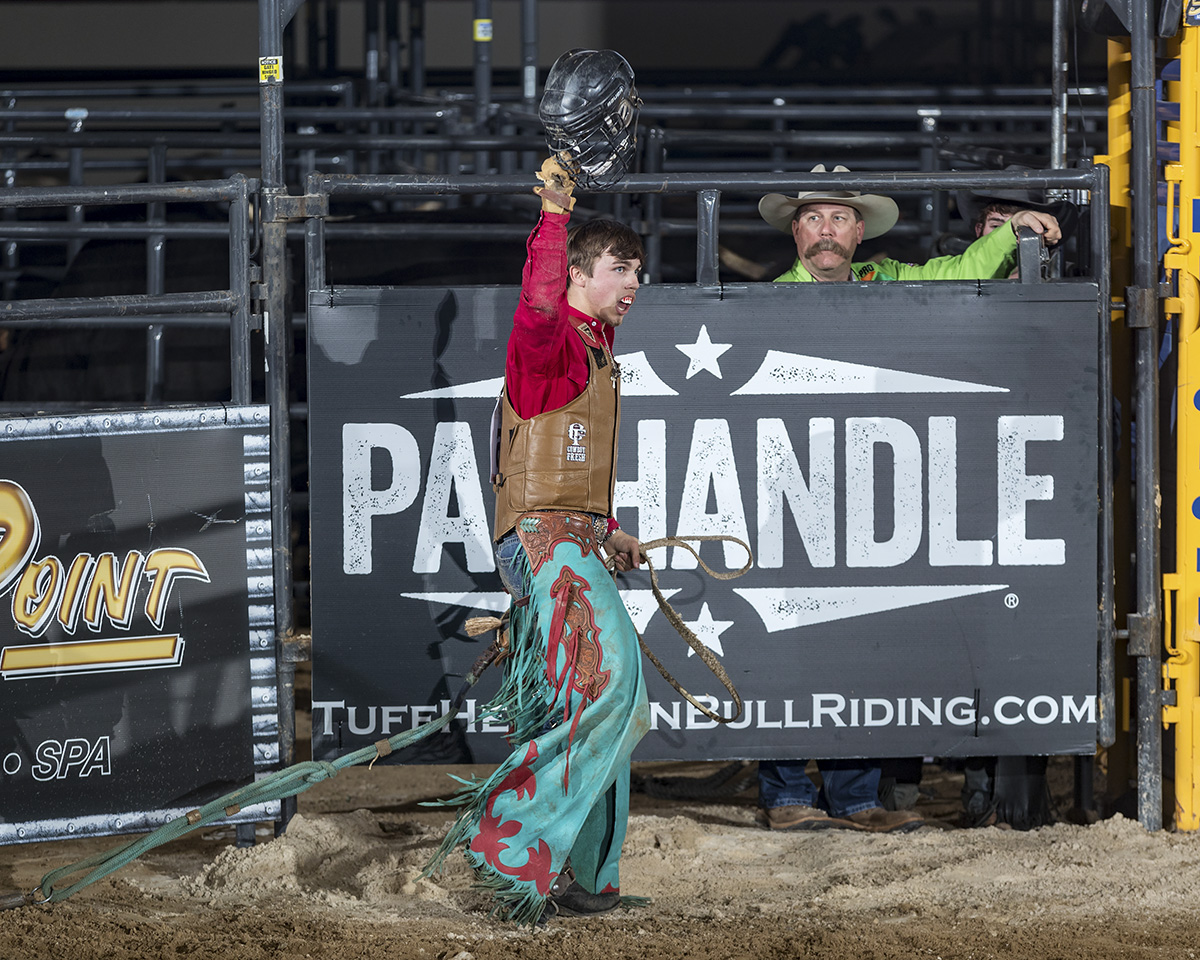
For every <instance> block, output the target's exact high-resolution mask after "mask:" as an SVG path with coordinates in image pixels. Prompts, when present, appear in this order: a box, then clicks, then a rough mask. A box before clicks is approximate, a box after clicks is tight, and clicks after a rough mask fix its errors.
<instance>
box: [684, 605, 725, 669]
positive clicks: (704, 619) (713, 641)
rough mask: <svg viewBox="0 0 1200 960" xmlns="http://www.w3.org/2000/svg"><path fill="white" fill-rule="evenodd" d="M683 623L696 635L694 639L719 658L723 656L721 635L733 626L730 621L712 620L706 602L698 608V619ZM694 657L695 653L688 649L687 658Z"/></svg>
mask: <svg viewBox="0 0 1200 960" xmlns="http://www.w3.org/2000/svg"><path fill="white" fill-rule="evenodd" d="M683 622H684V623H685V624H686V625H687V626H689V627H691V628H692V632H693V633H694V634H696V638H697V639H698V640H699V641H700V642H701V643H702V644H704V645H705V646H706V647H708V649H709V650H711V651H712V652H713V653H715V654H716V655H717V656H719V657H723V656H725V650H724V649H723V648H722V647H721V634H723V633H724V632H725V631H726V630H728V629H729V628H730V627H732V626H733V621H732V620H714V619H713V618H712V612H711V611H710V610H709V609H708V602H707V601H706V602H705V603H704V604H703V605H701V607H700V616H699V617H697V618H696V619H695V620H685V621H683ZM695 655H696V651H695V650H693V649H692V648H691V647H688V656H689V657H694V656H695Z"/></svg>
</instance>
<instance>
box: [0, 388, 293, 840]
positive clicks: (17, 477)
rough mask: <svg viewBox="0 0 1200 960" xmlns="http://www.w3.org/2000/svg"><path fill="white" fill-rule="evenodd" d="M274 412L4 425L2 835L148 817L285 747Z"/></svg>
mask: <svg viewBox="0 0 1200 960" xmlns="http://www.w3.org/2000/svg"><path fill="white" fill-rule="evenodd" d="M267 424H268V419H267V410H266V408H264V407H244V408H232V407H231V408H224V407H217V408H191V409H186V410H182V409H175V410H158V411H137V412H116V411H112V412H105V413H102V414H87V415H82V416H55V417H30V418H20V419H12V420H0V690H2V691H3V697H2V698H0V810H3V819H4V822H3V823H0V843H3V842H19V841H22V840H31V839H38V838H43V837H51V836H61V835H66V834H74V835H79V834H104V833H120V832H127V831H132V830H138V829H146V828H148V827H152V826H154V825H156V824H158V823H161V822H162V821H164V820H166V819H169V818H171V817H174V816H178V815H179V813H180V812H183V811H185V810H187V809H190V808H192V807H195V806H198V805H200V804H203V803H205V802H207V801H208V800H211V799H213V798H215V797H217V796H220V795H221V794H222V793H225V792H227V791H228V790H229V789H231V788H232V787H234V786H236V785H238V784H240V783H242V782H244V781H248V780H251V779H253V777H254V774H255V771H256V769H258V768H268V767H271V766H273V765H274V763H275V762H276V761H277V759H278V747H277V724H278V718H277V716H276V712H275V710H276V708H275V702H276V697H275V672H274V629H273V628H274V623H273V621H274V604H273V597H272V591H273V580H272V575H271V568H270V563H271V550H270V492H269V491H270V484H269V478H270V472H269V466H268V464H269V459H268V430H267ZM272 816H273V814H272V812H271V811H269V810H266V809H262V808H255V809H254V810H253V811H248V812H247V813H246V814H245V818H248V819H251V820H261V819H270V818H271V817H272ZM239 819H240V818H239Z"/></svg>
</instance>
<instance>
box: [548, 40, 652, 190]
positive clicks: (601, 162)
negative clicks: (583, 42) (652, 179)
mask: <svg viewBox="0 0 1200 960" xmlns="http://www.w3.org/2000/svg"><path fill="white" fill-rule="evenodd" d="M641 105H642V101H641V100H640V99H639V98H638V95H637V88H636V87H634V85H633V68H632V67H630V66H629V62H628V61H627V60H626V59H625V58H624V57H623V56H621V55H620V54H619V53H617V52H616V51H615V50H580V49H577V50H568V51H567V52H566V53H564V54H563V55H562V56H561V57H559V58H558V59H557V60H555V61H554V65H553V66H552V67H551V68H550V73H549V74H548V75H547V76H546V88H545V92H544V93H543V94H542V102H541V104H540V105H539V106H538V117H539V118H540V119H541V121H542V125H543V126H544V127H545V128H546V134H547V137H548V139H547V144H548V146H549V147H550V151H551V153H553V154H554V158H555V159H556V160H557V161H558V162H559V165H560V166H562V168H563V169H564V170H566V171H567V172H568V173H569V174H570V175H571V176H572V177H573V178H574V179H575V181H576V182H577V183H579V185H580V186H582V187H584V188H588V189H594V188H603V187H608V186H611V185H612V184H614V183H616V182H617V181H618V180H620V179H621V178H622V177H623V176H625V174H627V173H628V172H629V170H630V167H632V165H633V158H634V152H635V150H636V148H637V121H638V107H640V106H641Z"/></svg>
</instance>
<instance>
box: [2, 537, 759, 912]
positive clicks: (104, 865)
mask: <svg viewBox="0 0 1200 960" xmlns="http://www.w3.org/2000/svg"><path fill="white" fill-rule="evenodd" d="M687 539H689V540H696V541H700V540H729V541H733V542H735V543H738V544H740V545H741V546H742V547H743V548H745V550H746V554H747V556H748V557H750V559H748V560H747V561H746V565H745V566H743V567H742V568H741V569H740V570H736V571H733V572H731V573H717V572H716V571H714V570H712V569H711V568H710V567H709V566H708V565H707V564H706V563H705V562H704V561H703V560H701V559H700V555H699V554H698V553H696V551H695V550H694V549H693V548H692V547H690V546H688V545H687V544H686V543H684V542H683V541H682V538H679V537H664V538H662V539H661V540H652V541H650V542H649V543H644V544H641V549H642V550H643V551H648V550H653V549H655V548H657V547H664V546H677V547H683V548H684V549H686V550H688V551H689V552H690V553H691V554H692V555H693V556H695V557H696V559H697V561H698V562H699V564H700V566H701V567H703V568H704V571H705V572H706V573H708V574H709V575H710V576H712V577H715V578H716V579H718V580H729V579H732V578H734V577H740V576H741V575H742V574H744V573H745V572H746V571H747V570H749V569H750V566H751V564H752V563H753V558H752V555H751V553H750V547H749V546H748V545H747V544H746V543H744V542H743V541H742V540H739V539H738V538H737V537H729V536H701V537H688V538H687ZM646 565H647V566H648V567H649V568H650V584H651V589H652V590H653V591H654V596H655V598H656V599H657V600H658V604H659V607H660V608H662V611H663V613H664V614H666V616H667V619H668V620H670V621H671V624H672V626H674V627H675V629H676V630H677V631H679V634H680V636H682V637H683V638H684V639H685V640H686V641H687V642H688V644H689V645H690V646H691V647H692V649H693V650H695V651H696V653H697V654H698V655H699V656H700V657H701V659H703V660H704V662H705V663H706V664H707V665H708V666H709V669H711V670H712V671H713V673H714V674H716V676H717V678H718V679H719V680H720V681H721V682H722V683H723V684H724V685H725V688H726V689H727V690H728V691H729V692H730V694H731V695H732V696H733V698H734V700H735V702H736V703H737V714H735V715H734V716H733V717H730V718H728V719H726V718H723V717H720V716H718V715H716V714H714V713H713V712H712V711H710V710H709V709H708V708H707V707H705V706H704V705H703V704H700V703H697V702H696V700H695V699H694V698H693V697H692V696H691V694H689V693H688V692H687V691H686V690H684V689H683V688H682V687H680V686H679V684H678V682H676V680H675V679H674V677H672V676H671V675H670V674H669V673H668V672H667V671H666V668H665V667H663V666H662V664H661V663H660V662H659V661H658V658H657V657H655V656H654V654H653V653H651V652H650V649H649V648H648V647H647V646H646V643H645V641H644V640H642V637H641V635H640V634H639V635H638V642H639V643H640V644H641V647H642V650H643V652H644V653H645V654H646V656H648V657H649V658H650V661H651V662H652V663H653V664H654V665H655V666H656V667H658V670H659V672H660V673H661V674H662V675H663V677H665V678H666V679H667V681H668V682H669V683H670V684H671V685H672V686H673V687H675V689H676V690H678V691H679V692H680V693H682V694H683V695H684V696H685V697H687V699H688V701H689V702H690V703H692V704H693V705H694V706H695V707H696V708H697V709H699V710H701V711H703V712H704V713H705V714H706V715H707V716H709V717H710V718H712V719H714V720H717V721H718V722H721V723H729V722H730V721H732V720H736V719H737V717H738V716H740V714H741V711H742V699H741V697H739V696H738V693H737V691H736V690H735V689H734V688H733V684H732V682H731V681H730V680H729V676H728V675H727V674H726V673H725V670H724V668H723V667H722V666H721V664H720V662H719V661H718V660H717V659H716V657H715V656H714V655H713V653H712V651H711V650H709V649H708V648H707V647H705V646H704V644H703V643H701V642H700V640H699V639H698V638H697V637H696V635H695V633H693V632H692V631H691V630H690V629H689V628H688V627H687V625H686V624H685V623H684V622H683V620H682V618H681V617H680V616H679V614H678V613H676V612H675V610H674V608H672V607H671V605H670V604H669V603H667V599H666V597H664V596H663V594H662V591H661V590H660V589H659V586H658V575H657V574H656V573H655V571H654V566H653V565H652V564H651V563H650V558H649V557H646ZM507 623H508V614H507V613H506V614H505V615H504V616H503V617H499V618H497V617H477V618H472V619H471V620H468V621H467V622H466V628H467V633H468V634H469V635H471V636H477V635H478V634H479V633H482V632H485V631H486V630H495V631H496V638H495V639H494V640H493V641H492V643H491V645H490V646H489V647H488V648H487V650H486V651H484V653H483V654H482V655H481V656H480V657H479V658H478V659H477V660H476V661H475V664H474V666H472V668H471V671H470V673H468V674H467V676H466V678H465V679H464V682H463V685H462V688H461V689H460V690H459V692H458V695H457V696H456V697H455V698H454V702H453V703H452V704H451V706H450V709H449V710H447V711H446V712H445V713H444V714H442V716H441V717H439V718H438V719H437V720H434V721H431V722H430V723H427V724H423V725H422V726H420V727H415V728H413V729H412V730H406V731H403V732H401V733H397V734H395V735H394V736H392V737H388V738H387V739H385V740H377V741H376V742H375V743H373V744H371V745H370V746H367V747H360V748H359V749H358V750H353V751H351V752H350V753H346V754H343V755H342V756H340V757H337V758H336V759H334V760H331V761H324V760H307V761H303V762H301V763H297V764H293V765H292V766H290V767H286V768H285V769H283V770H279V771H277V772H275V773H272V774H270V775H268V776H266V777H263V778H262V779H261V780H256V781H255V782H254V783H251V784H248V785H246V786H244V787H240V788H238V789H237V790H234V791H232V792H231V793H227V794H225V795H224V796H222V797H218V798H217V799H216V800H212V801H210V802H209V803H206V804H204V806H202V807H197V808H196V809H194V810H189V811H188V812H187V813H186V814H184V815H183V816H179V817H175V818H174V819H173V820H169V821H167V823H165V824H163V825H162V826H161V827H159V828H158V829H157V830H153V831H151V832H150V833H148V834H146V835H145V836H142V837H138V838H137V839H136V840H131V841H129V842H128V843H125V844H122V845H121V846H119V847H115V848H114V849H112V850H108V851H105V852H103V853H97V854H94V855H92V856H90V857H86V858H85V859H83V860H79V861H76V862H75V863H71V864H67V865H66V866H63V867H59V868H57V869H55V870H51V871H50V872H49V873H47V874H46V875H45V876H43V877H42V879H41V881H40V882H39V883H38V885H37V886H36V887H34V888H33V889H32V890H30V891H29V892H28V893H20V892H18V893H12V894H0V910H11V909H15V908H17V907H24V906H29V905H44V904H47V903H58V902H60V901H62V900H66V899H67V898H68V897H70V896H72V895H73V894H75V893H78V892H79V891H80V890H82V889H83V888H84V887H86V886H89V885H91V884H93V883H95V882H96V881H97V880H101V879H103V878H104V877H106V876H108V875H109V874H110V873H114V872H115V871H117V870H120V869H121V868H122V867H124V866H125V865H126V864H128V863H131V862H132V861H134V860H136V859H137V858H138V857H140V856H141V855H142V854H143V853H146V852H147V851H149V850H153V849H154V848H155V847H159V846H162V845H163V844H164V843H169V842H170V841H172V840H177V839H179V838H180V837H182V836H185V835H187V834H189V833H191V832H192V831H194V830H199V829H200V828H201V827H205V826H208V825H210V824H212V823H216V822H217V821H219V820H222V819H225V818H228V817H233V816H236V815H237V814H238V813H239V812H240V811H241V810H242V809H243V808H244V807H248V806H251V805H253V804H258V803H270V802H271V801H273V800H284V799H287V798H288V797H294V796H296V795H298V794H301V793H304V791H306V790H308V789H310V788H311V787H315V786H316V785H317V784H318V783H320V782H321V781H323V780H330V779H332V778H333V777H335V776H337V775H338V773H339V772H340V771H342V770H344V769H345V768H346V767H353V766H358V765H359V764H363V763H369V764H373V763H374V762H375V761H376V760H378V759H379V758H380V757H386V756H388V754H390V753H393V752H395V751H396V750H402V749H404V748H406V747H410V746H412V745H413V744H414V743H417V742H419V741H421V740H423V739H425V738H426V737H428V736H429V735H430V734H433V733H436V732H437V731H439V730H441V729H443V728H444V727H445V726H446V725H447V724H449V723H450V721H451V720H453V719H454V718H455V717H456V716H457V715H458V711H459V708H460V707H461V706H462V703H463V701H464V700H465V699H466V696H467V693H468V692H469V691H470V689H471V688H472V687H473V686H475V684H476V683H478V682H479V678H480V677H481V676H482V675H483V673H484V671H485V670H487V668H488V667H489V666H490V665H491V664H492V663H493V662H494V661H495V660H497V659H498V658H500V657H501V656H502V654H503V653H504V652H505V649H506V647H507V643H508V637H507V630H506V627H507ZM81 873H82V874H83V876H82V877H79V879H77V880H75V881H74V882H73V883H70V884H69V885H67V886H62V887H59V886H56V884H58V883H59V882H61V881H66V880H67V879H68V878H71V877H75V876H77V875H78V874H81Z"/></svg>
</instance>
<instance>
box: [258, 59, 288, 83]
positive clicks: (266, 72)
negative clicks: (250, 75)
mask: <svg viewBox="0 0 1200 960" xmlns="http://www.w3.org/2000/svg"><path fill="white" fill-rule="evenodd" d="M258 82H259V83H283V57H259V58H258Z"/></svg>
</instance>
